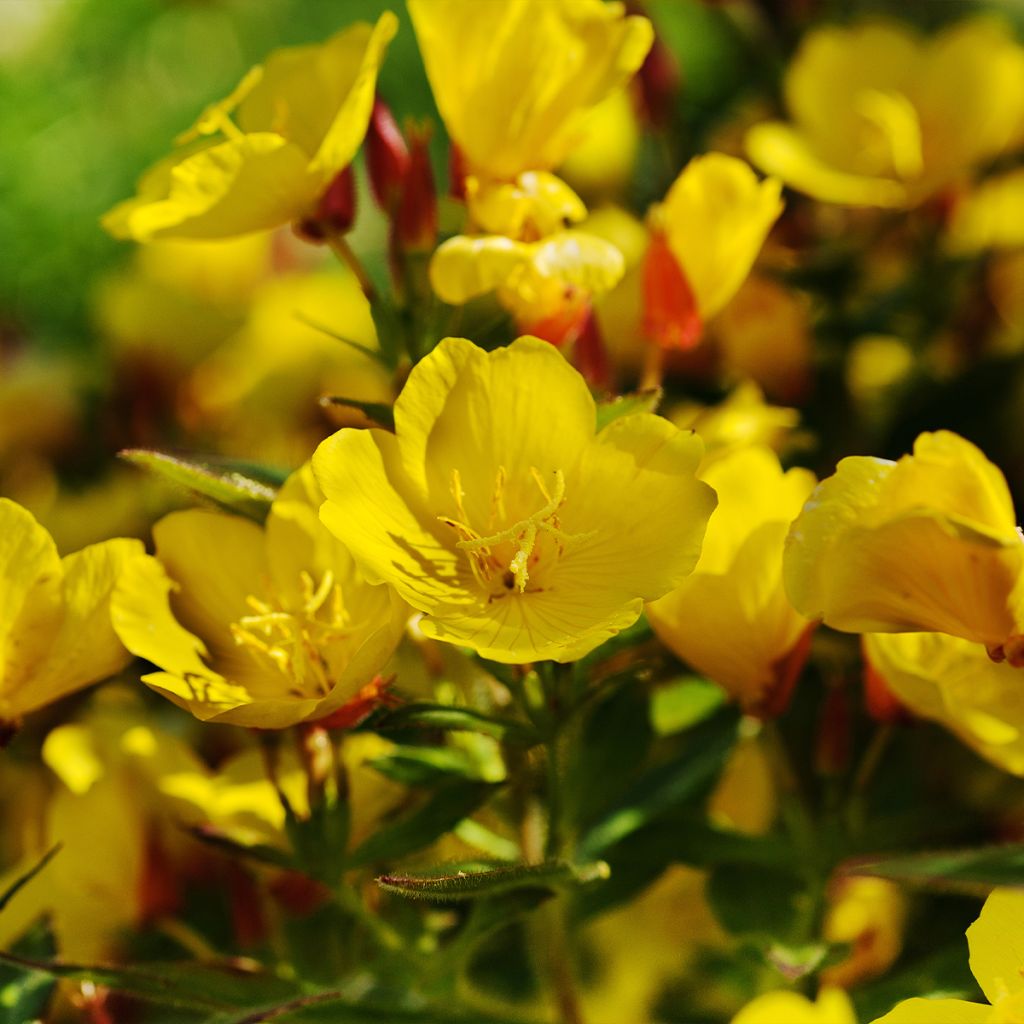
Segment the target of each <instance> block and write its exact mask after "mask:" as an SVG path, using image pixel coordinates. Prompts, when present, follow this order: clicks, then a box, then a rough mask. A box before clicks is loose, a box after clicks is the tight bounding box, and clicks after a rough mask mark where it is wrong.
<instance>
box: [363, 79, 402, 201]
mask: <svg viewBox="0 0 1024 1024" xmlns="http://www.w3.org/2000/svg"><path fill="white" fill-rule="evenodd" d="M365 153H366V169H367V172H368V175H369V178H370V188H371V190H372V191H373V197H374V199H375V200H376V201H377V205H378V206H379V207H380V208H381V209H382V210H385V211H387V212H390V211H391V210H393V209H394V208H395V206H396V205H397V203H398V201H399V199H400V197H401V194H402V184H403V182H404V181H405V177H406V174H407V173H408V170H409V147H408V146H407V145H406V142H405V139H404V137H403V136H402V132H401V130H400V129H399V127H398V122H397V121H395V117H394V114H392V113H391V108H390V107H389V106H388V105H387V104H386V103H385V102H384V101H383V100H382V99H381V98H380V97H379V96H378V97H377V98H376V99H375V100H374V103H373V113H372V114H371V115H370V127H369V130H368V131H367V133H366V149H365Z"/></svg>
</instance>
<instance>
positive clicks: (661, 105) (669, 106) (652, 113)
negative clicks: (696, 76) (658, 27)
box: [637, 36, 682, 128]
mask: <svg viewBox="0 0 1024 1024" xmlns="http://www.w3.org/2000/svg"><path fill="white" fill-rule="evenodd" d="M637 82H638V83H639V85H640V107H641V113H642V114H643V116H644V118H645V119H646V120H647V122H648V123H649V124H651V125H653V126H654V127H655V128H666V127H667V126H668V125H669V124H670V123H671V121H672V112H673V110H674V109H675V106H676V101H677V98H678V96H679V87H680V85H681V83H682V75H681V73H680V71H679V64H678V63H677V62H676V59H675V57H674V56H673V55H672V53H671V52H670V50H669V48H668V47H667V46H666V45H665V44H664V43H663V42H662V41H661V40H660V39H658V37H657V36H655V38H654V43H653V45H652V46H651V48H650V50H648V52H647V58H646V60H644V62H643V64H641V65H640V70H639V72H638V73H637Z"/></svg>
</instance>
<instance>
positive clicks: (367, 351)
mask: <svg viewBox="0 0 1024 1024" xmlns="http://www.w3.org/2000/svg"><path fill="white" fill-rule="evenodd" d="M295 319H296V320H298V321H300V322H301V323H304V324H305V325H306V326H307V327H312V328H313V330H314V331H320V333H321V334H326V335H327V337H328V338H333V339H334V340H335V341H340V342H341V344H342V345H347V346H348V347H349V348H351V349H355V351H356V352H358V353H360V355H364V356H366V358H367V359H371V360H373V362H375V363H380V365H381V366H383V367H385V368H386V369H390V366H389V365H388V361H387V359H385V358H384V356H383V354H382V353H381V352H380V351H379V350H378V349H375V348H370V346H369V345H364V344H363V343H362V342H360V341H354V340H353V339H352V338H346V337H345V335H343V334H339V333H338V332H337V331H335V330H332V329H331V328H330V327H327V326H325V325H324V324H322V323H320V322H319V321H317V320H314V319H313V318H312V317H310V316H308V315H307V314H305V313H303V312H301V311H299V310H296V311H295Z"/></svg>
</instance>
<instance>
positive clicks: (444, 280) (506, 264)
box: [430, 235, 529, 306]
mask: <svg viewBox="0 0 1024 1024" xmlns="http://www.w3.org/2000/svg"><path fill="white" fill-rule="evenodd" d="M528 253H529V245H528V243H526V242H515V241H513V240H512V239H511V238H505V237H503V236H499V235H484V236H481V237H476V238H470V237H469V236H467V235H456V236H455V237H454V238H449V239H448V240H447V241H446V242H444V243H442V244H441V245H440V246H439V247H438V249H437V251H436V252H435V253H434V255H433V258H432V259H431V261H430V284H431V286H432V287H433V289H434V291H435V292H436V293H437V296H438V298H440V299H441V301H442V302H447V303H449V304H450V305H453V306H461V305H462V304H463V303H466V302H469V300H470V299H473V298H476V296H478V295H486V294H487V293H488V292H491V291H494V289H495V288H498V287H499V286H501V285H502V284H504V283H505V282H506V281H507V280H508V279H509V278H510V277H511V276H512V274H513V272H514V271H515V270H516V269H517V268H518V267H520V266H521V265H522V264H523V263H524V262H525V261H526V259H527V258H528V256H527V254H528Z"/></svg>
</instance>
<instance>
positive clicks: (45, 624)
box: [0, 498, 144, 733]
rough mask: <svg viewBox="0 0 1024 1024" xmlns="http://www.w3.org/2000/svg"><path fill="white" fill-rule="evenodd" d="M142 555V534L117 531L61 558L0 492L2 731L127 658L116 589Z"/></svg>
mask: <svg viewBox="0 0 1024 1024" xmlns="http://www.w3.org/2000/svg"><path fill="white" fill-rule="evenodd" d="M143 555H144V548H143V546H142V543H141V542H140V541H137V540H126V539H118V540H107V541H103V542H102V543H100V544H92V545H90V546H89V547H87V548H83V549H82V550H81V551H76V552H75V553H74V554H71V555H66V556H65V557H64V558H61V557H60V556H59V555H58V554H57V547H56V545H55V544H54V543H53V538H52V537H51V536H50V535H49V534H48V533H47V532H46V530H44V529H43V528H42V527H41V526H40V525H39V523H37V522H36V520H35V519H34V518H33V517H32V515H31V514H30V513H29V512H28V511H26V510H25V509H24V508H22V507H21V506H20V505H18V504H16V503H15V502H13V501H10V500H8V499H7V498H0V569H2V571H3V577H4V584H3V588H2V589H0V733H3V732H4V731H5V730H8V729H10V728H12V727H16V726H17V724H18V722H19V720H20V719H21V717H22V716H23V715H26V714H28V713H29V712H31V711H35V710H37V709H38V708H41V707H44V706H45V705H47V704H51V703H53V702H54V701H55V700H58V699H59V698H61V697H63V696H65V695H67V694H69V693H73V692H74V691H75V690H80V689H82V688H83V687H85V686H88V685H89V684H90V683H95V682H98V681H99V680H101V679H106V678H107V677H108V676H112V675H114V674H115V673H116V672H119V671H120V670H121V669H122V668H124V666H125V665H127V664H128V662H129V661H130V660H131V658H130V655H129V654H128V652H127V651H126V650H125V649H124V646H123V645H122V644H121V642H120V641H119V640H118V638H117V636H115V634H114V631H113V629H112V628H111V626H110V614H109V608H110V595H111V591H112V590H113V589H114V586H115V585H116V583H117V581H118V578H119V577H120V576H121V574H122V573H123V572H124V571H125V570H126V568H127V567H128V566H130V565H131V564H132V563H133V562H136V561H139V560H141V559H142V557H143Z"/></svg>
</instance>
